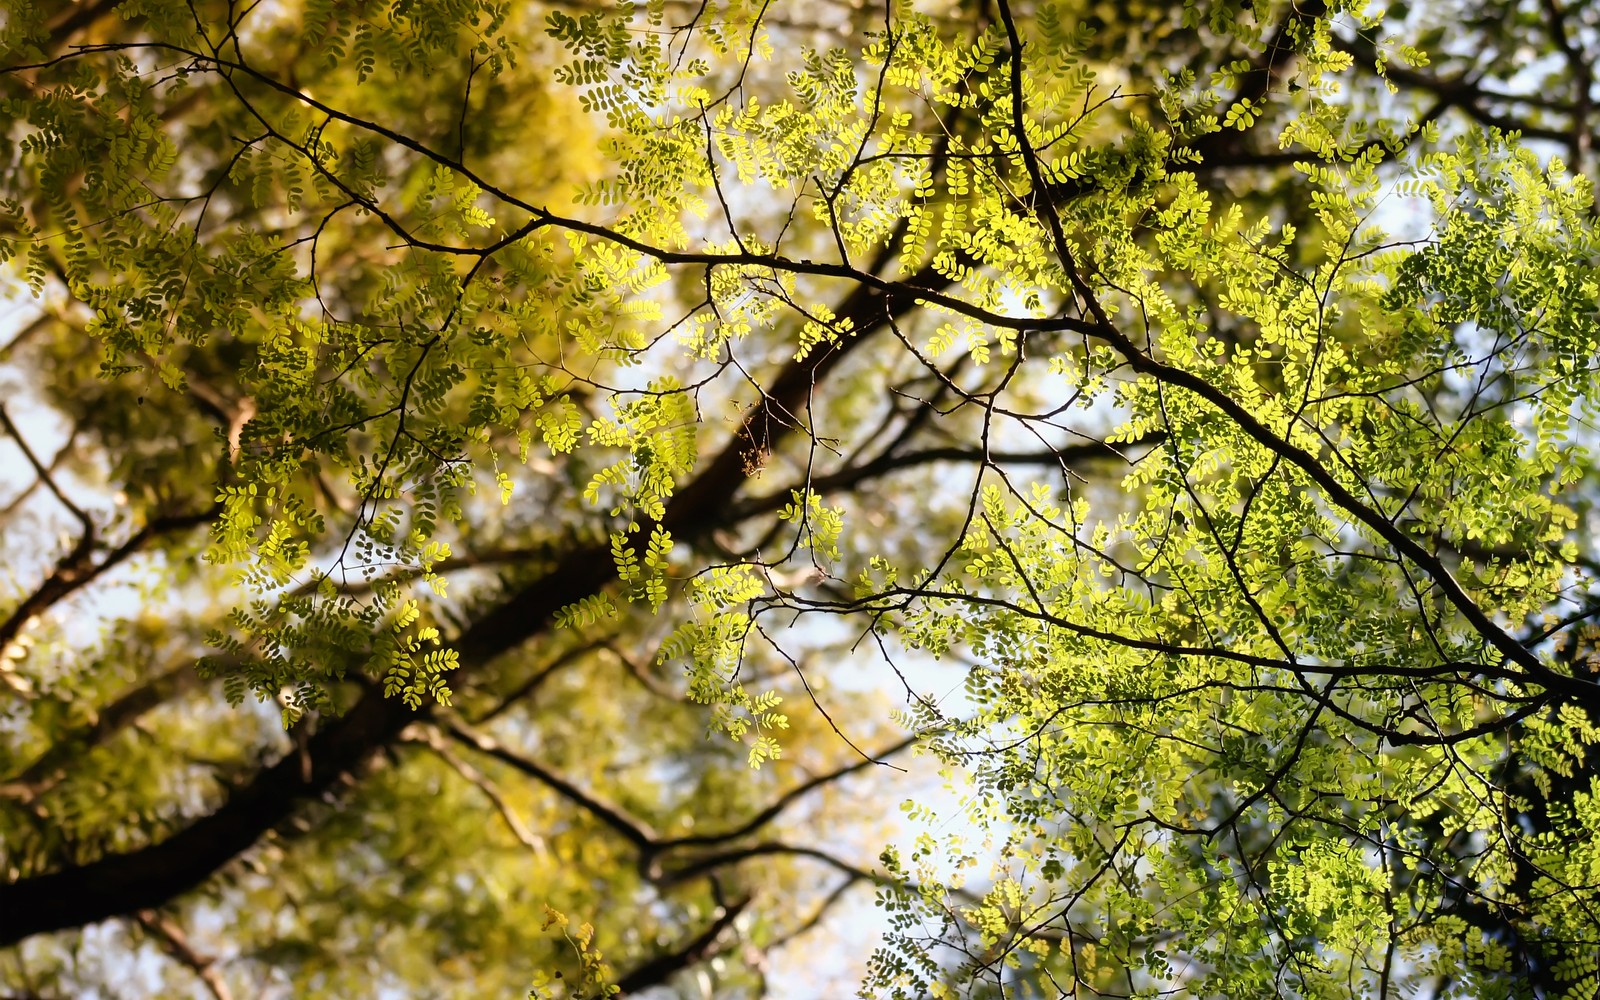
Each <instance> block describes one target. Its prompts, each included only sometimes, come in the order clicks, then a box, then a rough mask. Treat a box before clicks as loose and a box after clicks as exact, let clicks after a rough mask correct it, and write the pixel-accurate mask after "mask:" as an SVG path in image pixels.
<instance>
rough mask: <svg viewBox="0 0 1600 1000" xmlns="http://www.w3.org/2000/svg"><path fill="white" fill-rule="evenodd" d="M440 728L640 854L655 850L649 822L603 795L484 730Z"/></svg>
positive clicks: (460, 726) (457, 726)
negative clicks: (552, 794) (584, 814)
mask: <svg viewBox="0 0 1600 1000" xmlns="http://www.w3.org/2000/svg"><path fill="white" fill-rule="evenodd" d="M443 729H444V731H445V732H446V733H448V734H449V735H450V737H451V738H453V739H455V740H456V741H458V742H460V743H462V744H465V745H466V746H469V747H472V748H473V749H474V750H477V751H478V752H480V753H483V754H487V755H488V756H490V757H493V758H494V759H495V760H498V761H499V762H500V763H502V764H505V765H507V766H509V767H511V768H512V769H513V770H516V771H519V772H521V773H522V774H525V775H527V776H528V777H530V778H532V779H533V780H535V781H537V782H539V784H541V785H544V786H545V787H546V788H548V789H550V790H551V791H553V792H555V793H556V794H557V795H560V796H561V797H562V798H564V799H566V800H567V801H568V802H571V803H572V804H573V805H576V806H578V807H579V808H581V809H583V810H584V811H585V812H587V813H589V814H590V815H591V816H593V817H594V818H595V819H598V820H599V821H600V822H602V823H604V824H605V825H606V826H609V827H610V828H611V829H612V830H614V831H616V833H617V834H618V835H620V836H621V837H622V839H623V840H626V841H627V842H628V843H630V844H632V845H633V846H634V847H635V848H637V849H638V850H639V852H640V854H641V855H646V856H648V855H651V854H653V853H655V851H656V845H657V844H658V843H659V840H658V838H657V836H656V832H655V831H654V830H652V829H651V828H650V826H649V824H647V823H645V822H644V821H643V820H640V819H637V818H635V817H633V816H629V815H628V814H627V812H626V811H625V810H624V809H623V808H622V807H621V806H619V805H617V804H615V803H613V802H609V801H607V800H606V798H605V797H604V796H602V795H599V794H597V793H595V792H590V791H585V790H584V789H582V788H579V787H578V786H577V785H575V784H573V783H572V782H570V781H568V780H567V779H566V778H563V777H562V776H561V775H559V774H557V773H555V772H554V771H552V770H551V769H549V768H547V767H545V766H544V765H543V764H540V763H539V762H538V761H536V760H533V759H532V758H530V757H528V756H526V755H524V754H519V753H517V752H515V751H513V750H509V749H507V748H506V747H504V746H502V745H501V744H500V742H499V741H498V740H496V739H494V737H492V736H489V735H488V734H487V733H482V732H478V731H476V730H473V729H468V728H467V727H466V726H465V725H463V724H461V723H459V722H455V721H449V722H446V723H444V724H443Z"/></svg>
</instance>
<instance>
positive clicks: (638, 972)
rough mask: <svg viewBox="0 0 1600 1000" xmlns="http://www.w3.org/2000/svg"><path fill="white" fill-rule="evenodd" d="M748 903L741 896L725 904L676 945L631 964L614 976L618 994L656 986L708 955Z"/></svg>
mask: <svg viewBox="0 0 1600 1000" xmlns="http://www.w3.org/2000/svg"><path fill="white" fill-rule="evenodd" d="M749 905H750V900H748V899H744V900H740V901H739V902H737V903H734V904H733V905H732V906H729V907H726V908H725V909H723V911H722V912H721V913H719V914H718V915H717V918H716V919H715V920H713V921H712V922H711V924H710V925H709V926H708V927H706V929H705V930H703V931H701V932H700V933H699V934H696V935H695V936H694V937H692V938H690V939H689V940H688V941H686V942H684V944H682V945H681V946H680V947H678V948H675V949H673V950H672V951H669V952H667V953H666V954H664V955H658V956H656V957H655V958H652V959H650V960H649V961H647V962H645V963H643V964H642V965H639V966H637V967H635V968H634V969H633V971H631V972H629V973H628V974H626V975H624V976H623V977H622V978H621V979H618V980H617V981H616V983H615V984H613V985H615V986H616V987H617V988H618V989H619V990H620V991H621V995H622V996H627V995H628V994H630V993H637V992H639V991H640V990H645V989H649V988H650V987H652V986H659V985H660V984H662V983H664V982H666V980H667V977H669V976H671V975H672V974H673V973H674V972H678V971H680V970H682V969H687V968H689V967H690V966H691V965H696V964H698V963H700V962H703V961H705V960H706V959H708V958H711V957H712V956H714V955H716V954H717V952H718V950H719V948H718V944H717V942H718V941H719V940H720V939H721V938H722V936H723V933H724V932H725V931H727V929H728V928H729V927H732V926H733V922H734V921H735V920H738V919H739V915H740V914H741V913H743V912H744V911H745V909H746V907H748V906H749Z"/></svg>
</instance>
